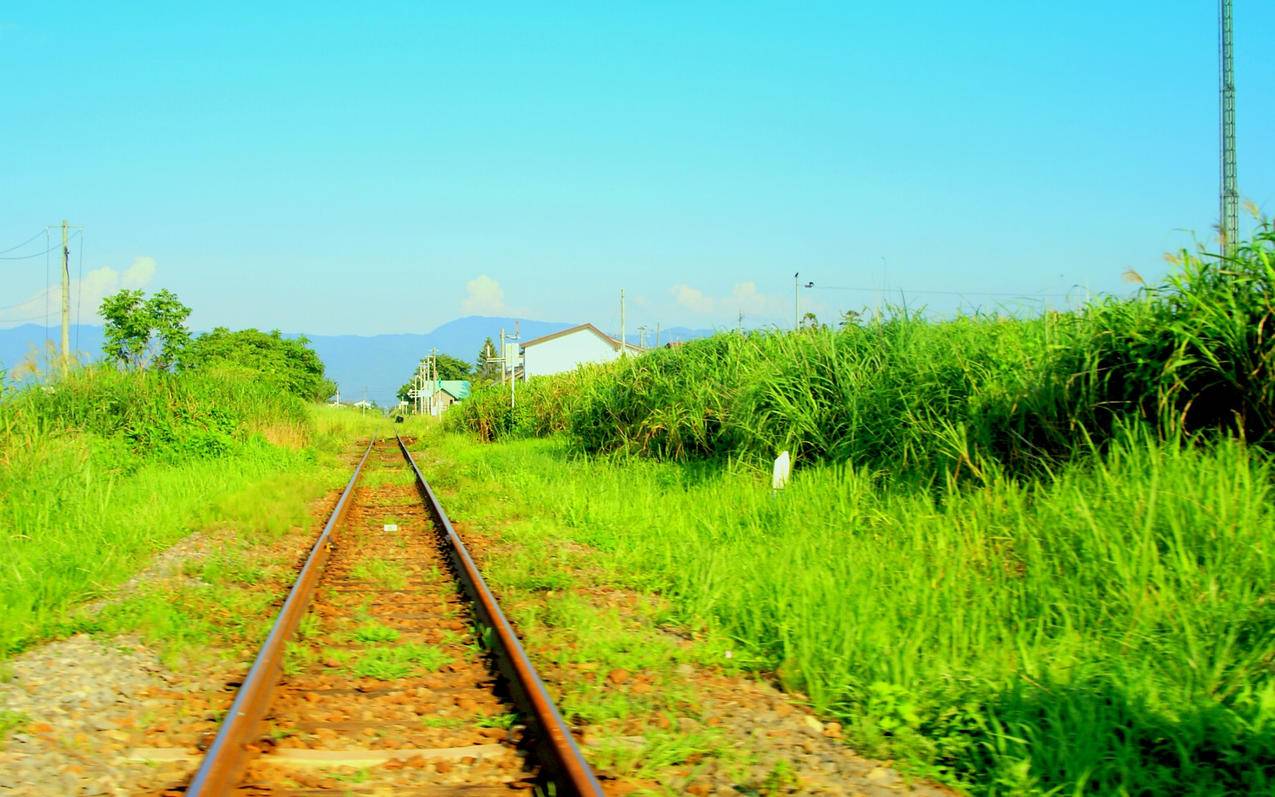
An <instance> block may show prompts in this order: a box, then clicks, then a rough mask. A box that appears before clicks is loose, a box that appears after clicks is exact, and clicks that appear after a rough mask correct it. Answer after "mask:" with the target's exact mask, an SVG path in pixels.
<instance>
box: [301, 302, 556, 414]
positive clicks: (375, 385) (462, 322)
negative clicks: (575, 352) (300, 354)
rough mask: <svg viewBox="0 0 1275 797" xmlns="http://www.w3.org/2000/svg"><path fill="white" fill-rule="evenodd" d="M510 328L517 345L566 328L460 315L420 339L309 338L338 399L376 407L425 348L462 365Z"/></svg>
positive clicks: (390, 399)
mask: <svg viewBox="0 0 1275 797" xmlns="http://www.w3.org/2000/svg"><path fill="white" fill-rule="evenodd" d="M515 324H516V325H517V326H518V327H519V332H520V334H521V337H522V339H523V340H530V339H532V338H535V337H539V336H540V335H548V334H550V333H552V332H557V331H558V330H560V329H566V328H567V327H569V326H572V325H571V324H568V323H566V322H558V321H534V320H531V319H527V318H493V317H489V316H476V315H471V316H466V317H464V318H458V319H456V320H455V321H448V322H447V323H446V324H443V325H442V326H440V327H438V328H437V329H434V330H433V331H431V332H426V333H425V334H423V335H367V336H364V335H309V334H307V335H306V337H307V338H309V339H310V342H311V343H312V344H313V345H314V350H315V351H316V352H318V354H319V357H320V358H321V359H322V360H323V363H324V365H325V366H326V367H327V374H328V378H329V379H332V380H334V381H335V382H336V383H337V384H338V385H340V386H341V398H342V399H343V400H357V399H361V398H363V391H364V389H366V390H367V397H368V398H369V399H371V400H372V401H375V402H376V403H377V404H379V405H381V406H382V407H385V406H392V405H393V404H394V403H395V402H396V401H397V399H396V398H395V397H394V394H395V393H396V392H397V391H398V389H399V386H400V385H402V384H403V383H404V382H406V381H407V379H408V377H409V376H411V374H412V369H414V368H415V367H416V363H417V362H419V361H420V359H421V358H422V357H424V356H425V355H427V354H429V352H430V349H431V348H433V347H435V346H436V347H438V351H439V353H440V354H450V355H451V356H453V357H459V358H460V359H462V360H465V361H466V362H471V363H472V362H474V361H475V360H477V359H478V351H479V349H481V348H482V345H483V341H484V340H486V339H487V338H489V337H490V338H491V339H492V342H493V343H495V344H496V345H498V346H499V345H500V330H501V327H504V329H505V330H506V332H508V333H509V334H511V335H512V334H513V331H514V326H515Z"/></svg>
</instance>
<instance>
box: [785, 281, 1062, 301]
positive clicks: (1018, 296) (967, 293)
mask: <svg viewBox="0 0 1275 797" xmlns="http://www.w3.org/2000/svg"><path fill="white" fill-rule="evenodd" d="M806 288H808V289H810V290H816V291H860V292H863V293H896V292H897V293H903V294H934V295H937V296H1003V297H1006V298H1010V299H1066V298H1067V294H1065V293H1007V292H1003V291H938V290H917V291H911V290H906V289H904V288H856V287H853V286H849V285H813V284H811V285H806Z"/></svg>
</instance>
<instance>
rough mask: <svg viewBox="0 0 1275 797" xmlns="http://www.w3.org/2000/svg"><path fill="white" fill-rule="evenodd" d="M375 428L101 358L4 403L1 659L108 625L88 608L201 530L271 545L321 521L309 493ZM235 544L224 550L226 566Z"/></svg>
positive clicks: (202, 377) (323, 486) (240, 388)
mask: <svg viewBox="0 0 1275 797" xmlns="http://www.w3.org/2000/svg"><path fill="white" fill-rule="evenodd" d="M365 425H366V421H365V419H363V418H361V417H360V416H358V415H355V414H353V413H349V412H344V411H340V410H332V409H329V408H321V407H312V406H310V405H307V404H306V403H305V402H302V401H301V400H299V399H297V398H294V397H292V396H289V395H287V394H285V393H282V392H281V391H279V390H278V389H277V388H276V387H274V386H272V385H270V384H269V383H266V382H263V381H262V380H260V379H253V378H250V377H245V376H244V375H242V374H241V375H237V376H236V375H233V374H227V373H218V372H215V371H214V372H204V373H187V374H181V375H173V374H167V373H153V372H125V371H119V370H116V369H114V368H111V367H98V366H94V367H88V368H82V369H77V370H73V371H72V372H71V373H70V374H69V375H68V376H66V377H64V378H54V379H51V380H49V381H47V382H46V383H45V384H40V385H35V386H32V387H29V388H26V389H23V390H20V391H17V392H14V393H11V394H10V395H8V396H5V397H3V399H0V657H3V656H6V655H11V654H13V653H16V652H18V651H21V650H22V649H24V648H26V647H28V646H30V645H32V644H34V643H36V642H39V641H40V640H42V639H47V638H51V637H55V636H58V635H60V634H63V633H67V632H70V631H73V630H76V629H80V628H89V629H92V628H94V627H97V626H99V625H101V619H100V618H97V617H78V616H77V615H76V612H75V608H76V606H77V604H80V603H82V602H83V601H85V600H88V599H91V598H94V597H99V596H102V595H104V594H106V593H107V592H108V591H109V590H110V588H112V587H113V586H115V585H117V584H119V583H121V582H122V581H124V580H126V579H127V578H129V577H130V576H132V575H133V574H135V573H136V572H138V571H139V570H141V569H142V568H144V567H145V566H146V565H147V564H148V563H149V561H150V560H151V557H152V555H153V554H155V553H156V552H158V551H161V550H163V549H164V548H166V547H168V546H170V545H172V544H173V543H175V542H177V541H179V540H181V539H182V538H183V537H185V536H186V535H188V534H190V533H191V532H192V531H195V530H199V529H204V528H210V527H212V528H220V529H225V528H233V529H238V530H240V531H241V532H242V533H241V535H240V536H241V537H245V538H246V537H248V536H252V537H262V536H264V537H267V538H268V537H270V536H277V535H278V534H280V533H282V532H283V530H286V529H288V528H290V527H292V526H295V525H298V524H303V523H305V522H306V506H307V503H308V501H310V500H312V499H314V498H316V497H317V496H319V495H321V494H322V493H323V492H324V491H326V490H327V489H330V488H331V487H333V486H335V485H338V484H339V483H340V482H341V481H343V480H344V478H346V476H348V473H347V472H346V468H345V467H344V466H343V465H340V464H339V463H338V462H337V455H338V454H340V453H345V452H346V451H347V450H348V447H349V445H350V444H351V442H352V441H353V440H354V438H355V437H357V436H359V435H360V434H363V433H364V431H365V428H364V427H365ZM232 553H233V551H231V552H225V551H223V552H221V553H220V554H219V557H220V559H219V561H221V564H222V565H223V569H225V567H232V566H233V563H231V562H229V560H228V558H227V557H228V556H229V555H230V554H232ZM152 602H153V603H155V604H156V606H159V605H161V604H162V603H163V600H162V598H160V597H159V596H154V600H153V601H152ZM131 610H132V611H133V614H134V616H133V617H132V619H131V620H128V619H126V618H124V617H123V616H122V615H120V612H121V611H123V610H121V609H118V608H117V609H116V610H115V612H116V614H117V615H120V616H117V617H116V618H115V620H114V621H112V622H113V624H112V627H113V628H115V629H117V630H119V629H123V628H125V627H129V625H130V623H131V624H132V626H134V627H135V626H138V625H139V624H143V623H144V622H145V618H144V617H142V616H140V615H139V614H138V607H137V606H132V607H131ZM124 613H125V614H126V613H127V612H126V611H125V612H124ZM142 614H144V612H142ZM179 624H180V620H179V619H174V620H173V623H172V627H170V628H169V629H168V631H170V632H171V633H172V634H174V635H179V634H180V633H181V632H182V631H183V629H182V628H180V627H179Z"/></svg>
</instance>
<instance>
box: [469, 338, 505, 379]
mask: <svg viewBox="0 0 1275 797" xmlns="http://www.w3.org/2000/svg"><path fill="white" fill-rule="evenodd" d="M499 356H500V353H499V352H497V351H496V344H494V343H492V342H491V338H490V337H488V338H487V339H486V340H485V341H483V347H482V348H481V349H479V350H478V359H477V360H475V361H474V365H475V369H474V381H475V382H495V381H496V380H497V379H499V378H500V363H496V362H492V361H491V358H493V357H499Z"/></svg>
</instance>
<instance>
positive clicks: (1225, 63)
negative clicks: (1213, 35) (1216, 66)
mask: <svg viewBox="0 0 1275 797" xmlns="http://www.w3.org/2000/svg"><path fill="white" fill-rule="evenodd" d="M1231 29H1232V16H1231V0H1221V31H1220V33H1221V61H1222V63H1221V67H1222V81H1221V87H1220V89H1221V94H1222V103H1221V105H1222V129H1221V137H1222V187H1221V219H1220V222H1221V230H1220V232H1221V233H1222V252H1223V254H1226V255H1230V254H1232V253H1233V252H1234V251H1235V245H1236V244H1237V243H1238V242H1239V238H1240V196H1239V191H1238V190H1237V189H1236V186H1235V183H1236V177H1235V64H1234V62H1233V58H1232V56H1233V52H1232V46H1231Z"/></svg>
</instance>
